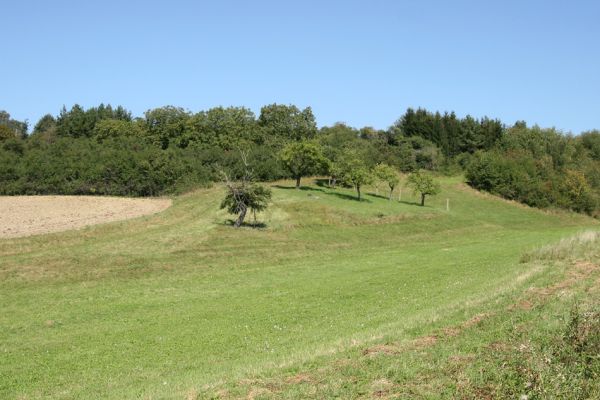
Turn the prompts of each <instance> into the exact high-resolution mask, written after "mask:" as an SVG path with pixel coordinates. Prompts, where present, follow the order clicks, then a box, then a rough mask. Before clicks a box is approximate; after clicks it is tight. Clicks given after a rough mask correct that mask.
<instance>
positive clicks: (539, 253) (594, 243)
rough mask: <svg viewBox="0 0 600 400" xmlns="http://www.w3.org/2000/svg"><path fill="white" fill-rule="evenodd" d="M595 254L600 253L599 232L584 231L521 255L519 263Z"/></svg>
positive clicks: (569, 258) (571, 258) (570, 258)
mask: <svg viewBox="0 0 600 400" xmlns="http://www.w3.org/2000/svg"><path fill="white" fill-rule="evenodd" d="M597 252H600V231H585V232H581V233H578V234H576V235H574V236H571V237H569V238H566V239H562V240H561V241H559V242H558V243H555V244H551V245H547V246H543V247H540V248H538V249H535V250H533V251H529V252H527V253H525V254H523V256H522V257H521V262H523V263H526V262H532V261H561V260H574V259H577V258H581V257H584V256H589V255H591V254H594V253H597Z"/></svg>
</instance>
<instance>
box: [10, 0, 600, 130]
mask: <svg viewBox="0 0 600 400" xmlns="http://www.w3.org/2000/svg"><path fill="white" fill-rule="evenodd" d="M0 10H1V13H2V23H1V24H0V37H1V38H2V46H1V47H2V49H1V50H0V52H1V53H0V54H2V56H1V58H0V60H1V61H0V87H1V95H0V109H6V110H7V111H8V112H10V113H11V115H12V116H13V118H16V119H20V120H23V119H29V121H30V123H31V125H33V124H34V123H35V122H36V121H37V120H38V118H39V117H41V116H42V115H43V114H45V113H48V112H49V113H52V114H54V115H56V114H58V112H59V110H60V108H61V107H62V105H63V104H65V105H66V106H67V107H70V106H71V105H73V104H74V103H79V104H81V105H82V106H84V107H90V106H94V105H98V104H99V103H101V102H104V103H110V104H113V105H119V104H120V105H123V106H125V107H126V108H128V109H129V110H131V111H132V112H133V113H134V115H142V113H143V112H144V111H145V110H147V109H149V108H153V107H158V106H162V105H168V104H172V105H177V106H182V107H184V108H187V109H189V110H191V111H194V112H195V111H199V110H203V109H207V108H210V107H213V106H217V105H223V106H228V105H244V106H247V107H249V108H251V109H252V110H253V111H254V112H255V113H257V115H258V113H259V111H260V107H261V106H262V105H265V104H270V103H275V102H276V103H285V104H289V103H292V104H296V105H298V106H300V107H305V106H312V108H313V111H314V113H315V115H316V117H317V122H318V124H319V125H320V126H322V125H329V124H332V123H334V122H336V121H344V122H347V123H348V124H350V125H353V126H357V127H361V126H365V125H371V126H374V127H376V128H386V127H388V126H389V125H391V124H392V123H393V122H394V120H396V119H397V118H398V117H399V116H400V115H401V114H402V113H403V112H404V111H405V109H406V108H407V107H409V106H410V107H415V108H416V107H419V106H421V107H425V108H427V109H430V110H440V111H444V110H454V111H456V113H457V114H458V115H459V116H464V115H466V114H471V115H473V116H476V117H481V116H484V115H488V116H491V117H496V118H500V119H502V120H503V121H504V122H506V123H513V122H514V121H516V120H519V119H524V120H526V121H528V122H529V123H537V124H539V125H541V126H545V127H550V126H555V127H557V128H559V129H562V130H564V131H572V132H573V133H579V132H581V131H583V130H588V129H592V128H600V2H598V1H527V0H520V1H494V2H492V1H377V0H370V1H367V0H365V1H348V0H346V1H326V0H322V1H293V2H292V1H241V0H240V1H211V2H209V1H177V0H172V1H161V2H158V1H126V0H121V1H113V0H104V1H102V2H87V1H41V0H40V1H29V0H19V1H10V0H2V1H1V4H0Z"/></svg>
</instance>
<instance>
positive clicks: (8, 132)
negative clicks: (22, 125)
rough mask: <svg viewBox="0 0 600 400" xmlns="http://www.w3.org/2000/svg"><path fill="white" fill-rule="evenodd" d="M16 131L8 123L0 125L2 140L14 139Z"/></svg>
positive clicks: (0, 137) (0, 139)
mask: <svg viewBox="0 0 600 400" xmlns="http://www.w3.org/2000/svg"><path fill="white" fill-rule="evenodd" d="M14 137H15V132H14V131H13V130H12V129H10V128H9V127H8V126H6V125H0V141H3V140H8V139H13V138H14Z"/></svg>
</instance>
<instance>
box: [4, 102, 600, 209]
mask: <svg viewBox="0 0 600 400" xmlns="http://www.w3.org/2000/svg"><path fill="white" fill-rule="evenodd" d="M0 142H1V143H0V194H101V195H128V196H154V195H159V194H164V193H177V192H181V191H185V190H189V189H190V188H193V187H195V186H198V185H207V184H210V183H211V182H215V181H218V180H219V179H221V178H220V177H221V174H220V171H227V173H228V176H229V177H230V179H231V180H233V181H234V180H236V179H240V178H241V177H242V176H243V175H244V173H245V172H244V171H245V166H244V164H243V163H242V162H241V161H240V157H239V151H240V149H243V150H244V151H245V152H247V157H246V162H247V163H249V164H250V165H252V170H253V173H254V176H255V179H256V180H258V181H270V180H276V179H281V178H293V179H295V180H296V183H297V185H298V186H299V185H300V182H301V178H302V177H303V176H308V175H316V174H318V175H328V176H329V177H330V181H331V183H332V184H333V185H334V186H335V185H336V184H338V183H339V184H344V185H349V186H353V187H354V188H355V189H356V190H357V193H358V196H360V192H361V188H362V187H363V186H364V185H366V184H368V183H369V181H370V180H372V179H373V177H374V176H376V173H379V174H384V175H385V171H383V170H382V168H383V169H385V168H386V167H389V168H391V169H392V170H394V171H401V172H415V171H419V170H430V171H437V172H438V173H447V174H451V173H464V174H465V175H466V177H467V181H468V182H469V184H471V185H472V186H473V187H475V188H477V189H480V190H486V191H489V192H491V193H495V194H498V195H501V196H503V197H506V198H509V199H514V200H517V201H521V202H524V203H526V204H530V205H532V206H536V207H561V208H567V209H573V210H575V211H578V212H586V213H589V214H595V215H597V214H598V209H599V208H600V207H599V203H600V202H599V198H600V133H599V132H598V131H591V132H585V133H583V134H581V135H578V136H572V135H566V134H563V133H561V132H558V131H556V130H554V129H542V128H539V127H537V126H534V127H528V126H527V125H526V124H525V123H524V122H517V123H515V124H514V125H511V126H508V125H505V124H503V123H502V122H501V121H499V120H497V119H490V118H487V117H484V118H481V119H477V118H473V117H471V116H466V117H464V118H458V117H457V116H456V115H455V114H454V113H443V114H442V113H439V112H435V113H433V112H430V111H427V110H425V109H421V108H419V109H416V110H414V109H411V108H409V109H408V110H406V112H405V113H404V114H403V115H402V116H401V117H400V118H399V119H398V120H397V121H396V122H395V123H393V124H392V125H391V126H390V127H389V128H388V129H386V130H378V129H374V128H372V127H362V128H355V127H351V126H348V125H346V124H344V123H336V124H334V125H332V126H326V127H322V128H320V129H319V128H318V127H317V124H316V121H315V117H314V115H313V112H312V110H311V109H310V107H307V108H305V109H300V108H298V107H296V106H294V105H281V104H271V105H266V106H264V107H262V108H261V110H260V114H259V115H258V116H256V115H255V114H254V113H253V112H252V111H251V110H249V109H247V108H245V107H214V108H211V109H209V110H205V111H200V112H197V113H192V112H190V111H188V110H185V109H183V108H180V107H174V106H166V107H159V108H155V109H152V110H148V111H146V112H145V113H144V115H143V116H141V117H133V116H132V114H131V112H129V111H128V110H126V109H125V108H123V107H121V106H118V107H112V106H110V105H104V104H101V105H99V106H97V107H91V108H88V109H84V108H83V107H81V106H79V105H74V106H72V107H71V108H70V109H67V108H65V107H63V109H62V110H60V112H59V113H58V115H56V116H54V115H51V114H47V115H45V116H43V117H42V118H41V119H40V120H39V121H38V122H37V123H36V124H35V125H34V127H33V130H32V132H31V133H30V134H28V125H27V123H25V122H21V121H15V120H13V119H11V118H10V114H8V113H7V112H5V111H2V112H0ZM378 165H379V167H378ZM382 166H386V167H382ZM425 175H426V174H425ZM392 190H393V188H392Z"/></svg>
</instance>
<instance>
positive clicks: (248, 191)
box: [221, 182, 271, 228]
mask: <svg viewBox="0 0 600 400" xmlns="http://www.w3.org/2000/svg"><path fill="white" fill-rule="evenodd" d="M269 200H271V190H270V189H269V188H267V187H264V186H261V185H258V184H256V183H247V182H233V183H230V184H228V185H227V194H226V195H225V198H224V199H223V201H222V202H221V208H222V209H223V208H224V209H227V212H229V213H230V214H235V215H237V216H238V217H237V219H236V220H235V222H234V224H233V226H234V227H236V228H239V227H240V226H241V225H242V224H243V223H244V219H245V218H246V214H247V213H248V210H251V211H254V212H256V211H262V210H264V209H266V208H267V206H268V205H269Z"/></svg>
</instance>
